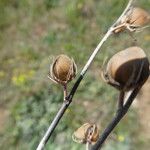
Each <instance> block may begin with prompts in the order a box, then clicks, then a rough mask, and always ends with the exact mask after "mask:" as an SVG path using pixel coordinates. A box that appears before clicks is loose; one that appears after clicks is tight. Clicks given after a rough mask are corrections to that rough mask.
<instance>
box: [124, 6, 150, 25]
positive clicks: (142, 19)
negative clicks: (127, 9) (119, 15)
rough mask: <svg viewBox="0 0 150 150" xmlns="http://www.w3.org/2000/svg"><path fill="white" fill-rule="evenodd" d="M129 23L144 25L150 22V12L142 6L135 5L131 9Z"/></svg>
mask: <svg viewBox="0 0 150 150" xmlns="http://www.w3.org/2000/svg"><path fill="white" fill-rule="evenodd" d="M127 23H129V24H132V25H135V26H144V25H146V24H148V23H150V14H149V13H148V12H147V11H145V10H144V9H142V8H138V7H135V8H133V9H132V10H131V14H130V16H129V18H128V19H127Z"/></svg>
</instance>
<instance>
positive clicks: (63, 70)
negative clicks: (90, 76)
mask: <svg viewBox="0 0 150 150" xmlns="http://www.w3.org/2000/svg"><path fill="white" fill-rule="evenodd" d="M76 72H77V67H76V64H75V62H74V60H73V59H70V58H69V57H68V56H66V55H63V54H62V55H59V56H57V57H56V59H55V60H54V62H53V64H52V65H51V70H50V74H51V78H52V79H53V80H54V81H56V82H57V83H60V84H62V85H65V84H67V83H68V82H69V81H71V80H72V79H73V78H74V77H75V75H76Z"/></svg>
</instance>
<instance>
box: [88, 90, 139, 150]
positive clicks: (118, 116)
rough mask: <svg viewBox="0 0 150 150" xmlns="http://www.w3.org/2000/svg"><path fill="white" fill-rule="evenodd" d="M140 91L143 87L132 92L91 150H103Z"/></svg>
mask: <svg viewBox="0 0 150 150" xmlns="http://www.w3.org/2000/svg"><path fill="white" fill-rule="evenodd" d="M140 89H141V87H138V88H136V89H134V90H133V91H132V93H131V94H130V96H129V98H128V100H127V102H126V103H125V105H124V106H123V108H122V109H120V110H119V111H117V113H116V115H115V116H114V118H113V119H112V121H111V122H110V123H109V125H108V126H107V127H106V129H105V130H104V132H103V133H102V135H101V136H100V138H99V139H98V141H97V142H96V144H95V145H94V146H92V147H91V150H100V149H101V147H102V145H103V143H104V142H105V140H106V139H107V137H108V136H109V134H110V133H111V132H112V131H113V129H114V128H115V127H116V126H117V125H118V123H119V122H120V120H121V119H122V118H123V117H124V116H125V114H126V113H127V111H128V109H129V108H130V106H131V104H132V102H133V100H134V98H135V97H136V96H137V94H138V92H139V90H140Z"/></svg>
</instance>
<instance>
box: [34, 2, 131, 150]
mask: <svg viewBox="0 0 150 150" xmlns="http://www.w3.org/2000/svg"><path fill="white" fill-rule="evenodd" d="M132 2H133V0H129V2H128V5H127V7H126V8H125V10H124V11H123V13H122V14H121V16H120V17H119V18H118V19H117V21H116V22H115V23H114V24H113V25H112V26H111V27H110V28H109V30H108V31H107V33H106V34H105V35H104V37H103V38H102V40H101V41H100V43H99V44H98V45H97V47H96V48H95V50H94V51H93V53H92V54H91V56H90V58H89V60H88V61H87V63H86V65H85V66H84V68H83V70H82V71H81V73H80V76H79V77H78V79H77V81H76V82H75V84H74V86H73V88H72V90H71V92H70V94H69V95H68V96H67V97H66V100H65V101H64V102H63V104H62V106H61V108H60V109H59V111H58V113H57V114H56V116H55V118H54V120H53V121H52V123H51V124H50V126H49V128H48V130H47V132H46V133H45V135H44V137H43V138H42V140H41V141H40V143H39V145H38V147H37V149H36V150H43V149H44V146H45V145H46V143H47V141H48V140H49V138H50V137H51V135H52V133H53V131H54V130H55V128H56V126H57V125H58V123H59V121H60V119H61V118H62V116H63V115H64V113H65V111H66V110H67V108H68V106H69V105H70V103H71V102H72V98H73V96H74V94H75V92H76V90H77V88H78V86H79V84H80V82H81V80H82V79H83V77H84V75H85V73H86V71H87V70H88V69H89V67H90V65H91V63H92V62H93V60H94V58H95V56H96V54H97V53H98V52H99V51H100V49H101V47H102V45H103V44H104V42H105V41H106V40H107V39H108V37H109V36H110V35H111V34H112V33H113V31H114V29H115V27H116V26H117V25H118V23H119V22H120V21H121V19H122V17H123V16H124V15H125V14H126V12H127V11H128V10H129V8H130V6H131V4H132Z"/></svg>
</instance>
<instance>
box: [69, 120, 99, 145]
mask: <svg viewBox="0 0 150 150" xmlns="http://www.w3.org/2000/svg"><path fill="white" fill-rule="evenodd" d="M91 130H92V134H91V135H92V137H90V142H91V144H94V143H95V142H96V141H97V139H98V137H99V129H98V127H97V126H96V125H95V124H90V123H85V124H83V125H82V126H81V127H80V128H78V129H77V130H76V131H75V132H74V133H73V136H72V138H73V140H74V141H75V142H77V143H84V144H85V143H87V142H88V140H89V139H88V138H89V133H90V132H91Z"/></svg>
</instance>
